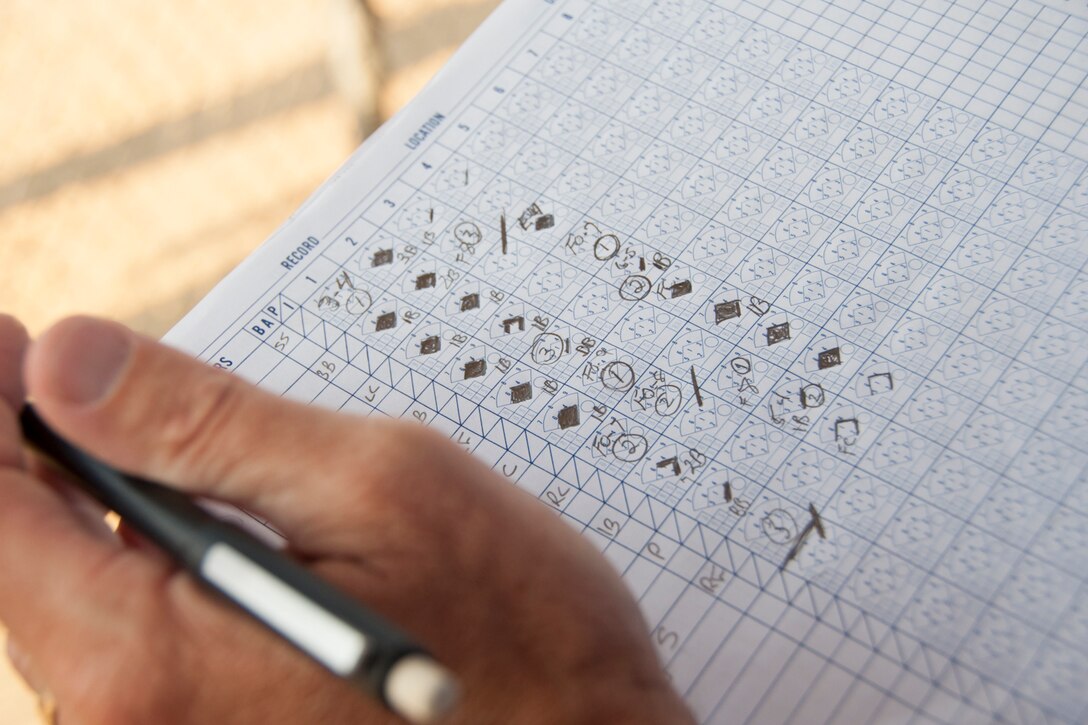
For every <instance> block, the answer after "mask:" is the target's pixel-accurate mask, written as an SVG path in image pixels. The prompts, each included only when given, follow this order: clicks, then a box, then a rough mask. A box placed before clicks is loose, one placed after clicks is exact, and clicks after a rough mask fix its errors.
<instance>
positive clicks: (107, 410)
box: [0, 315, 691, 725]
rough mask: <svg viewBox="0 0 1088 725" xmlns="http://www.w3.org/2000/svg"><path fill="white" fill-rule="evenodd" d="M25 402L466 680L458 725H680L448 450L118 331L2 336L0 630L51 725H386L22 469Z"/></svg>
mask: <svg viewBox="0 0 1088 725" xmlns="http://www.w3.org/2000/svg"><path fill="white" fill-rule="evenodd" d="M21 369H22V372H20V370H21ZM21 378H22V379H23V380H25V384H24V383H23V382H22V380H21ZM28 394H29V396H30V397H32V398H33V399H34V401H35V405H36V407H37V409H38V412H39V414H40V415H41V416H42V417H43V418H44V419H45V420H46V421H47V422H48V423H49V424H50V425H51V426H53V427H54V428H55V429H56V430H57V431H58V432H59V433H60V434H61V435H63V436H65V437H66V438H68V439H69V440H71V441H72V442H74V443H75V444H77V445H79V446H81V447H83V448H85V449H87V450H88V451H90V452H91V453H93V454H95V455H97V456H98V457H99V458H102V459H104V460H106V461H107V462H109V463H111V464H113V465H115V466H117V467H118V468H121V469H122V470H126V471H129V472H132V473H135V474H138V475H141V476H145V477H148V478H152V479H155V480H158V481H161V482H163V483H167V484H170V485H173V486H176V487H177V488H180V489H184V490H186V491H188V492H190V493H193V494H196V495H202V496H207V497H211V498H215V499H219V500H223V501H227V502H230V503H233V504H236V505H238V506H241V507H244V508H246V509H249V510H251V511H253V512H255V513H257V514H258V515H261V516H262V517H264V518H267V519H268V520H270V521H271V522H272V523H273V524H274V525H275V526H276V527H277V528H278V529H279V530H280V531H282V532H283V533H284V534H285V535H286V536H287V538H288V540H289V541H290V544H291V549H292V551H293V553H295V554H296V555H297V556H298V557H299V558H300V560H301V561H303V562H304V563H305V564H306V565H307V566H309V567H310V568H311V569H312V570H313V571H315V572H316V573H318V574H319V575H320V576H322V577H324V578H326V579H328V580H329V581H331V582H333V583H334V584H336V585H337V586H338V587H340V588H341V589H342V590H344V591H345V592H347V593H349V594H351V595H353V596H355V597H356V598H358V599H359V600H360V601H362V602H365V603H366V605H367V606H368V607H370V608H372V609H374V610H375V611H377V612H378V613H380V614H382V615H384V616H385V617H387V618H388V619H389V620H390V621H391V622H393V623H395V624H397V625H398V626H399V627H400V628H401V629H403V630H404V631H405V632H407V633H408V634H410V635H411V636H412V637H413V638H414V639H416V640H417V641H419V642H421V643H422V644H424V645H425V646H427V647H428V648H429V649H430V650H431V651H432V652H433V654H434V655H435V656H436V657H437V658H438V659H439V660H440V661H442V662H443V663H445V664H446V665H447V666H448V667H450V668H451V669H452V670H453V671H454V672H455V673H456V674H457V676H458V677H459V679H460V681H461V684H462V688H463V700H462V703H461V705H460V706H459V707H458V709H457V710H456V712H455V713H454V714H453V716H451V717H450V719H449V722H450V723H474V724H476V723H613V722H615V723H619V722H623V723H690V722H691V717H690V715H689V714H688V713H687V711H686V709H685V707H684V705H683V704H682V702H681V701H680V699H679V697H678V696H677V695H676V694H675V693H674V692H673V690H672V689H671V687H670V685H669V683H668V679H667V677H666V675H665V674H664V672H663V670H662V669H661V666H660V665H659V663H658V661H657V658H656V656H655V653H654V651H653V648H652V647H651V645H650V640H649V637H648V635H647V632H646V627H645V624H644V622H643V620H642V618H641V616H640V614H639V612H638V609H637V607H636V605H635V602H634V601H633V600H632V598H631V596H630V595H629V594H628V592H627V591H626V589H625V588H624V586H623V584H622V582H621V581H620V579H619V577H618V576H617V575H616V573H615V572H614V571H613V570H612V568H611V567H610V566H609V565H608V563H607V562H606V561H605V559H604V558H603V557H602V556H601V555H600V554H598V553H597V551H596V550H595V549H593V547H592V546H591V545H590V544H589V543H588V542H587V541H585V540H583V539H582V538H581V537H580V536H579V535H578V534H577V533H576V532H574V531H573V530H572V529H571V528H570V527H568V526H567V525H566V524H564V523H563V522H562V521H560V520H559V518H558V517H556V516H555V515H554V514H553V513H552V512H550V511H549V510H547V509H546V508H545V507H544V506H543V505H542V504H540V503H539V502H537V501H536V500H534V499H533V498H532V497H530V496H528V495H527V494H525V493H524V492H522V491H520V490H518V489H517V488H516V487H514V486H513V485H511V484H510V483H509V481H507V480H505V479H504V478H502V477H500V476H498V475H497V474H495V473H494V472H492V471H491V470H489V469H488V468H487V467H486V466H484V465H483V464H482V463H480V462H479V461H477V460H476V459H474V458H471V457H470V456H468V455H466V454H465V453H463V452H462V451H460V450H459V449H458V448H457V447H456V446H455V445H454V444H453V443H451V442H450V441H449V440H447V439H446V438H445V437H443V436H441V435H439V434H437V433H435V432H433V431H431V430H429V429H426V428H424V427H423V426H419V425H417V424H414V423H407V422H401V421H394V420H389V419H380V418H377V417H374V418H360V417H352V416H346V415H341V414H337V413H331V412H328V411H323V410H318V409H315V408H310V407H307V406H303V405H299V404H296V403H292V402H289V401H285V400H282V399H280V398H277V397H275V396H272V395H269V394H267V393H264V392H262V391H259V390H257V389H255V388H253V387H251V386H249V385H247V384H245V383H244V382H243V381H242V380H240V379H237V378H235V377H232V376H231V375H229V374H227V373H225V372H222V371H218V370H214V369H212V368H208V367H205V366H203V365H201V364H200V363H198V362H195V361H193V360H191V359H189V358H187V357H185V356H184V355H182V354H180V353H178V352H176V351H173V350H170V349H168V348H166V347H164V346H161V345H159V344H156V343H155V342H152V341H150V340H147V339H144V338H141V337H139V336H137V335H135V334H134V333H132V332H130V331H128V330H126V329H125V328H123V327H121V326H119V325H116V324H113V323H106V322H101V321H95V320H91V319H87V318H74V319H70V320H66V321H64V322H62V323H60V324H59V325H57V326H56V327H54V328H53V329H51V330H50V331H49V332H47V333H46V334H45V335H43V336H42V337H41V338H40V339H39V340H38V341H36V342H35V343H33V344H32V345H31V344H30V343H29V341H28V339H27V337H26V333H25V332H24V331H23V330H22V328H21V327H20V326H19V325H18V323H16V322H15V321H14V320H13V319H12V318H10V317H6V316H3V315H0V620H3V621H4V622H5V623H6V625H7V626H8V627H9V629H10V637H11V640H12V643H13V645H14V649H15V653H14V655H15V656H14V657H13V660H14V661H15V662H16V664H17V666H18V667H19V669H20V671H22V672H23V674H24V676H25V677H26V678H27V679H28V681H29V682H30V683H31V684H32V686H33V687H35V688H36V689H39V690H41V689H46V688H47V689H48V690H49V692H51V693H52V695H53V696H54V697H55V698H56V701H57V703H58V708H59V712H60V713H61V714H60V721H61V722H63V724H64V725H107V724H108V725H128V724H130V723H132V724H135V723H140V724H141V725H142V724H144V723H163V724H170V723H199V724H200V725H204V724H206V723H262V724H263V723H342V722H343V723H348V722H350V723H387V722H390V723H391V722H396V719H395V718H393V717H392V716H391V715H389V714H388V713H386V712H385V711H384V710H382V709H381V708H380V706H378V705H377V704H376V703H374V702H372V701H370V700H368V699H367V698H365V697H364V696H362V695H360V694H359V693H358V692H356V691H355V690H354V689H353V688H351V687H350V686H349V685H348V684H346V683H344V682H342V681H340V680H338V679H336V678H335V677H333V676H332V675H330V674H328V673H326V672H325V671H324V670H322V669H321V668H320V667H318V666H317V665H316V664H314V663H312V662H311V661H309V660H308V659H306V658H305V657H303V656H302V655H301V654H299V653H297V652H296V651H295V650H293V649H292V648H291V647H290V646H288V645H287V644H285V643H284V642H282V641H280V640H279V639H277V638H276V637H274V636H273V635H271V634H270V633H268V632H267V631H266V630H264V629H263V628H261V627H260V626H259V625H257V624H256V623H255V622H253V621H252V620H250V619H249V618H248V617H246V616H244V615H243V614H242V613H241V612H239V611H237V610H236V609H234V608H233V607H232V606H231V605H229V604H227V603H226V602H225V601H224V600H222V599H219V598H217V597H216V596H215V595H213V594H210V593H209V592H208V591H207V590H205V589H203V588H201V587H200V586H199V585H198V584H197V583H196V582H195V581H194V580H193V579H192V578H190V577H189V576H188V575H187V574H185V573H183V572H180V571H178V570H177V569H176V568H174V567H173V566H171V564H170V562H169V561H167V560H166V559H165V558H164V557H163V556H162V555H161V554H159V553H158V552H157V551H155V550H153V549H150V548H149V547H147V546H146V545H143V544H141V543H140V542H139V541H138V540H135V539H133V538H132V537H130V536H129V537H122V538H118V537H117V536H115V535H114V534H113V533H112V532H110V531H109V530H108V529H106V528H105V527H104V526H103V525H102V524H101V520H100V518H96V516H95V515H94V514H93V513H90V514H88V512H87V502H86V501H84V500H81V499H79V498H78V497H77V496H76V495H75V494H74V493H73V492H72V491H70V490H69V489H68V488H67V487H66V486H64V485H62V484H59V483H58V481H57V474H55V473H51V472H50V471H49V470H48V469H46V468H45V467H44V466H42V465H41V464H40V463H38V462H36V461H34V460H32V459H31V458H30V457H29V456H28V455H27V454H26V453H25V452H24V451H23V449H22V446H21V439H20V436H19V431H18V426H17V422H16V411H17V410H18V408H19V406H21V405H22V402H23V400H24V399H25V398H26V396H27V395H28Z"/></svg>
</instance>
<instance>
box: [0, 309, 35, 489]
mask: <svg viewBox="0 0 1088 725" xmlns="http://www.w3.org/2000/svg"><path fill="white" fill-rule="evenodd" d="M29 344H30V338H29V336H28V335H27V334H26V328H24V327H23V326H22V325H21V324H19V321H18V320H16V319H15V318H14V317H11V316H10V315H0V407H7V408H8V409H10V410H12V411H16V410H19V408H20V407H22V404H23V399H24V398H25V395H24V393H23V376H22V367H23V355H24V354H25V352H26V348H27V346H28V345H29ZM6 432H7V433H8V435H0V466H13V467H17V468H23V467H24V466H25V465H26V460H25V458H24V456H23V447H22V442H21V441H22V436H20V435H18V434H17V432H15V431H6Z"/></svg>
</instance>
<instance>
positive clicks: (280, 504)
mask: <svg viewBox="0 0 1088 725" xmlns="http://www.w3.org/2000/svg"><path fill="white" fill-rule="evenodd" d="M26 380H27V389H28V391H29V393H30V395H31V397H32V398H33V399H34V401H35V405H36V406H37V408H38V410H39V412H40V413H41V415H42V417H43V418H45V419H46V420H47V421H48V422H49V423H50V424H51V425H53V426H54V427H55V428H56V429H57V430H58V432H60V433H61V435H64V436H66V437H68V438H69V439H70V440H72V441H73V442H74V443H76V444H77V445H80V446H82V447H84V448H86V449H88V450H89V451H90V452H92V453H94V454H95V455H97V456H99V457H101V458H103V459H105V460H106V461H108V462H109V463H111V464H113V465H115V466H117V467H119V468H121V469H123V470H127V471H129V472H132V473H135V474H138V475H142V476H145V477H148V478H152V479H156V480H160V481H163V482H165V483H169V484H171V485H175V486H177V487H179V488H183V489H186V490H189V491H191V492H193V493H197V494H200V495H205V496H209V497H213V498H218V499H222V500H226V501H230V502H232V503H236V504H239V505H242V506H244V507H246V508H249V509H251V510H254V511H256V512H258V513H260V514H261V515H264V516H266V517H268V518H269V519H270V520H272V521H274V522H275V523H276V525H277V526H278V527H279V528H281V529H282V530H284V532H285V533H286V534H287V535H288V537H289V538H291V537H292V534H293V529H295V530H301V529H303V528H313V524H314V521H315V520H321V519H324V518H327V517H328V516H329V511H330V510H332V511H335V509H336V501H337V500H338V499H341V498H342V497H343V496H344V492H343V491H342V490H340V489H342V486H340V485H334V484H333V483H330V482H328V481H326V480H325V478H324V477H322V475H321V473H320V467H319V466H315V464H320V463H322V462H323V461H327V460H335V459H336V457H337V456H339V458H340V459H342V458H343V455H344V450H345V447H346V448H347V449H349V450H351V448H352V445H353V444H352V443H350V436H346V435H345V427H344V421H345V420H346V419H345V418H344V417H342V416H337V415H334V414H331V413H329V412H326V411H320V410H317V409H314V408H308V407H306V406H303V405H299V404H296V403H291V402H289V401H285V400H281V399H280V398H277V397H275V396H272V395H269V394H267V393H264V392H262V391H260V390H258V389H256V388H254V387H252V386H250V385H248V384H246V383H245V382H244V381H242V380H240V379H237V378H235V377H233V376H231V375H229V374H228V373H225V372H223V371H220V370H215V369H213V368H210V367H208V366H205V365H202V364H201V363H199V362H197V361H195V360H193V359H191V358H189V357H187V356H185V355H183V354H181V353H179V352H177V351H175V350H172V349H170V348H167V347H165V346H163V345H160V344H158V343H155V342H153V341H151V340H148V339H145V338H142V337H140V336H138V335H136V334H134V333H132V332H130V331H129V330H127V329H125V328H124V327H122V326H121V325H118V324H115V323H110V322H104V321H99V320H94V319H90V318H72V319H69V320H65V321H63V322H61V323H60V324H58V325H56V326H55V327H53V328H52V329H51V330H49V331H48V332H46V333H45V335H43V336H42V337H41V338H40V339H39V340H38V341H37V342H35V343H34V344H33V346H32V347H31V349H30V353H29V355H28V358H27V371H26ZM353 425H354V426H356V427H358V426H365V425H366V424H365V423H364V422H362V421H358V422H355V423H354V424H353ZM352 430H356V428H354V427H353V428H352ZM357 447H358V446H356V448H357ZM362 447H363V448H365V441H362Z"/></svg>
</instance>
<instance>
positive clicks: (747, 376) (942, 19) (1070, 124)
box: [167, 0, 1088, 723]
mask: <svg viewBox="0 0 1088 725" xmlns="http://www.w3.org/2000/svg"><path fill="white" fill-rule="evenodd" d="M1086 17H1088V16H1086V15H1085V11H1084V4H1083V3H1076V2H1064V3H1053V4H1045V3H1040V2H1034V1H1025V2H1011V1H1010V0H988V1H987V2H976V3H958V2H937V1H934V2H922V1H921V0H918V1H914V0H896V1H895V2H891V1H890V0H880V1H877V2H858V1H857V0H842V1H841V2H835V3H833V4H832V3H827V2H822V1H821V0H793V1H791V0H763V1H762V2H749V1H748V0H733V1H727V0H662V1H660V2H649V1H648V0H601V1H600V2H588V1H587V0H554V1H551V0H508V1H507V2H506V3H505V4H504V5H502V6H501V7H500V8H499V10H498V11H497V12H496V13H495V14H494V15H493V16H492V17H491V18H490V19H489V20H488V21H487V23H486V24H485V25H484V26H483V27H482V28H481V29H480V30H479V31H478V32H477V33H476V34H475V35H474V36H473V37H472V39H471V40H470V41H469V42H468V43H467V44H466V45H465V47H464V48H463V49H462V50H461V51H460V53H459V54H458V55H457V56H456V57H455V59H454V60H453V61H452V62H451V63H450V64H449V65H448V66H447V67H446V68H445V69H444V70H443V71H442V72H441V73H440V74H439V75H438V77H437V78H436V79H435V80H434V81H433V82H432V83H431V85H430V86H429V87H428V88H427V89H426V90H425V91H424V92H423V93H422V94H421V95H420V96H419V97H418V98H417V99H416V100H415V101H413V102H412V103H411V104H410V105H409V106H408V107H407V108H406V109H405V110H404V111H403V112H402V113H401V114H400V115H399V116H397V118H396V119H394V120H393V121H392V122H390V123H389V124H387V125H386V126H385V127H383V129H382V130H381V131H379V132H378V134H376V135H375V136H374V137H372V138H371V139H370V140H368V141H367V143H365V144H364V145H363V146H362V148H360V150H359V151H358V152H357V153H356V154H355V155H354V156H353V157H352V158H351V159H350V160H349V161H348V162H347V163H346V164H345V165H344V167H343V168H342V169H341V170H340V171H338V172H337V174H336V175H335V176H334V177H333V178H332V179H330V180H329V181H328V182H327V183H326V184H325V185H324V186H323V187H322V188H321V189H319V190H318V192H317V193H315V195H314V196H313V197H312V198H311V199H310V200H309V201H308V202H307V203H306V204H305V205H304V206H303V207H302V209H300V210H299V211H298V212H297V213H296V214H295V215H294V216H293V217H292V218H291V219H290V220H288V221H287V223H286V224H285V225H284V226H283V227H282V228H281V229H280V230H279V231H278V232H277V233H276V234H275V235H274V236H273V237H272V238H271V239H270V240H269V241H268V242H267V243H266V244H265V245H264V246H263V247H261V248H260V249H259V250H258V251H257V252H256V253H254V254H253V256H252V257H251V258H250V259H248V260H247V261H246V262H245V263H244V264H243V265H242V266H240V267H239V268H238V269H237V270H236V271H235V272H234V273H232V274H231V275H230V276H229V277H228V278H227V279H226V280H225V281H224V282H222V283H221V284H220V285H219V286H218V287H217V288H216V289H215V291H214V292H213V293H212V294H211V295H210V296H209V297H208V298H207V299H205V300H204V301H203V302H202V303H201V304H200V305H199V306H198V307H197V308H196V309H195V310H194V311H193V312H192V313H191V314H190V315H189V316H188V317H187V318H186V319H185V320H183V321H182V322H181V323H180V324H179V325H178V326H177V327H176V328H175V329H174V330H173V331H172V332H171V333H170V334H169V336H168V337H167V341H168V342H169V343H171V344H173V345H175V346H177V347H180V348H182V349H184V350H186V351H188V352H190V353H192V354H194V355H196V356H198V357H200V358H201V359H202V360H205V361H207V362H209V363H211V364H214V365H217V366H219V367H223V368H226V369H229V370H231V371H233V372H234V373H235V374H237V375H240V376H242V377H244V378H246V379H249V380H251V381H254V382H256V383H258V384H259V385H261V386H262V387H264V388H267V389H269V390H272V391H275V392H276V393H280V394H283V395H285V396H288V397H291V398H295V399H299V400H303V401H306V402H312V403H313V404H315V405H322V406H327V407H329V408H333V409H341V410H344V411H350V412H354V413H362V414H369V415H372V414H385V415H391V416H404V417H409V418H414V419H416V420H419V421H421V422H423V423H425V424H428V425H433V426H436V427H438V428H440V429H442V430H444V431H446V432H447V433H448V434H449V435H450V436H451V437H452V438H453V440H455V441H456V442H457V443H458V444H460V445H462V446H463V447H464V449H465V450H466V451H470V452H472V453H473V454H475V455H476V456H479V457H480V458H482V459H484V460H485V461H487V462H489V463H491V464H493V465H494V467H495V469H496V470H498V471H501V472H502V473H503V474H505V475H506V476H508V477H509V478H510V479H511V481H512V482H513V484H515V485H518V486H520V487H522V488H523V489H525V490H527V491H529V492H530V493H532V494H533V495H534V496H537V497H539V499H540V500H541V501H542V502H544V503H545V504H546V505H547V506H550V507H552V508H554V509H555V510H556V511H557V512H559V513H560V514H561V515H562V516H563V517H564V518H565V519H566V520H567V521H569V523H570V524H572V525H573V526H575V527H576V528H578V529H579V530H581V531H583V532H584V534H585V536H587V537H589V538H590V539H591V540H592V541H593V542H594V543H595V544H596V545H597V546H599V547H600V549H601V551H603V552H604V554H605V555H606V556H607V557H608V558H609V559H610V560H611V561H612V562H613V563H614V565H615V566H616V567H617V568H618V569H619V570H620V571H621V572H622V573H623V576H624V578H625V580H626V582H627V584H628V585H629V587H630V589H631V591H632V592H633V593H634V595H635V596H636V597H637V598H638V599H639V601H640V602H641V606H642V609H643V611H644V612H645V616H646V618H647V622H648V626H649V628H650V630H651V632H650V636H651V637H652V640H653V642H654V644H655V646H656V647H657V649H658V651H659V653H660V656H661V658H662V660H663V661H664V662H665V663H666V664H667V667H668V670H669V673H670V675H671V677H672V680H673V682H674V684H675V686H676V687H677V688H678V690H679V691H680V692H682V693H683V694H684V696H685V697H686V699H687V701H688V702H689V703H690V705H691V707H692V708H693V710H694V711H695V713H696V714H697V716H698V718H699V719H700V720H701V721H703V722H707V723H744V722H759V723H778V722H796V723H823V722H836V723H858V722H895V723H898V722H949V723H964V722H988V721H990V720H992V719H994V718H998V717H1000V718H1004V719H1007V720H1008V721H1011V722H1078V721H1079V722H1083V721H1084V718H1085V716H1086V708H1088V687H1086V686H1085V684H1086V682H1088V586H1086V576H1088V574H1086V572H1088V473H1086V465H1088V372H1086V370H1088V368H1086V359H1088V272H1086V270H1085V262H1086V260H1088V173H1086V168H1088V164H1086V161H1088V130H1086V127H1085V123H1086V120H1088V90H1086V87H1085V79H1086V75H1088V40H1086V35H1088V20H1086V19H1085V18H1086ZM297 151H298V153H300V154H302V153H305V152H306V150H305V149H298V150H297Z"/></svg>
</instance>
